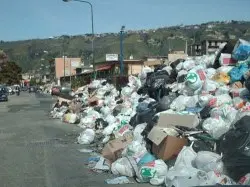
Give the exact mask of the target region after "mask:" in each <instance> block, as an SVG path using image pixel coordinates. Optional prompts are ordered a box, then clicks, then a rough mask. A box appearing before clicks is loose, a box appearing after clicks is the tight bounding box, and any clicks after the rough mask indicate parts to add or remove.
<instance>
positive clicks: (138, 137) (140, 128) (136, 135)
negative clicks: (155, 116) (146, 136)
mask: <svg viewBox="0 0 250 187" xmlns="http://www.w3.org/2000/svg"><path fill="white" fill-rule="evenodd" d="M146 126H147V123H142V124H139V125H136V127H135V129H134V132H133V135H134V140H135V141H139V142H143V136H142V135H141V133H142V132H143V130H144V129H145V128H146Z"/></svg>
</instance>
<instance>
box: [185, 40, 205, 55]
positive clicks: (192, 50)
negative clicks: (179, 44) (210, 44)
mask: <svg viewBox="0 0 250 187" xmlns="http://www.w3.org/2000/svg"><path fill="white" fill-rule="evenodd" d="M188 55H189V56H201V55H202V54H201V44H200V43H196V44H193V45H190V46H189V51H188Z"/></svg>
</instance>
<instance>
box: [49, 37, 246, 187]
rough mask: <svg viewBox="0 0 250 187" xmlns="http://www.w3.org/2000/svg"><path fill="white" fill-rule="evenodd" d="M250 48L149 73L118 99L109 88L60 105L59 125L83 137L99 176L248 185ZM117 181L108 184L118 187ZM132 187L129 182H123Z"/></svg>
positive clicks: (228, 48)
mask: <svg viewBox="0 0 250 187" xmlns="http://www.w3.org/2000/svg"><path fill="white" fill-rule="evenodd" d="M249 98H250V43H249V42H247V41H244V40H241V39H240V40H239V41H238V42H237V44H236V45H235V46H232V44H230V43H225V44H222V45H221V46H220V48H219V49H218V51H217V52H216V53H215V54H212V55H204V56H200V57H188V58H187V59H186V60H177V61H175V62H173V63H171V64H169V65H164V64H163V65H161V66H158V67H155V68H154V69H151V68H149V67H144V68H143V70H142V72H141V74H140V75H138V76H130V77H129V83H128V84H127V86H125V87H123V88H122V89H121V90H120V91H118V90H117V89H116V88H115V86H114V85H112V84H110V83H109V82H108V81H106V80H94V81H92V82H91V83H90V84H89V85H86V86H83V87H81V88H79V89H78V90H77V91H76V92H75V93H74V99H73V100H72V101H67V100H66V101H63V100H61V101H59V100H58V102H57V103H56V104H55V106H54V108H53V110H52V111H51V116H52V117H53V118H57V119H61V120H62V121H64V122H67V123H71V124H77V125H78V126H79V127H81V128H82V129H83V131H82V133H81V134H80V135H79V137H78V138H77V141H78V143H79V144H85V145H90V146H91V149H92V150H93V151H94V152H97V153H99V154H98V156H97V157H95V158H92V159H90V161H89V167H90V168H91V169H93V170H102V171H111V172H112V173H113V174H114V175H120V176H127V177H134V178H135V179H136V181H137V182H139V183H150V184H152V185H162V184H165V185H166V186H167V187H172V186H175V187H180V186H206V185H216V184H222V185H235V184H241V185H246V184H250V180H249V178H250V126H249V124H248V122H249V121H250V100H249ZM115 181H119V180H118V179H117V180H112V181H109V182H110V183H112V184H113V183H115ZM124 183H128V180H126V179H125V180H124Z"/></svg>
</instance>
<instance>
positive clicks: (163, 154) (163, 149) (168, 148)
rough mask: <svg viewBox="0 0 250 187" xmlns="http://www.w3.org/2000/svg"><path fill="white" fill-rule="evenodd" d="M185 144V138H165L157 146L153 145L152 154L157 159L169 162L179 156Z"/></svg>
mask: <svg viewBox="0 0 250 187" xmlns="http://www.w3.org/2000/svg"><path fill="white" fill-rule="evenodd" d="M187 143H188V141H187V139H186V138H177V137H174V136H167V137H166V138H165V139H164V140H163V141H162V142H161V143H160V144H159V145H156V144H153V146H152V152H153V154H154V155H156V156H157V158H159V159H162V160H171V159H173V158H175V157H176V156H177V155H178V154H179V152H180V151H181V149H182V148H183V146H185V145H187Z"/></svg>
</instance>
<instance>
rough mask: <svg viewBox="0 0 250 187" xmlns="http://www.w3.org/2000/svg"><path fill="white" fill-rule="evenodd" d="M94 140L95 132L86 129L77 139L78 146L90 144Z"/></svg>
mask: <svg viewBox="0 0 250 187" xmlns="http://www.w3.org/2000/svg"><path fill="white" fill-rule="evenodd" d="M94 139H95V131H94V130H93V129H86V130H85V131H83V132H82V133H81V134H80V136H79V137H78V138H77V140H78V143H79V144H91V143H92V142H93V141H94Z"/></svg>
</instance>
